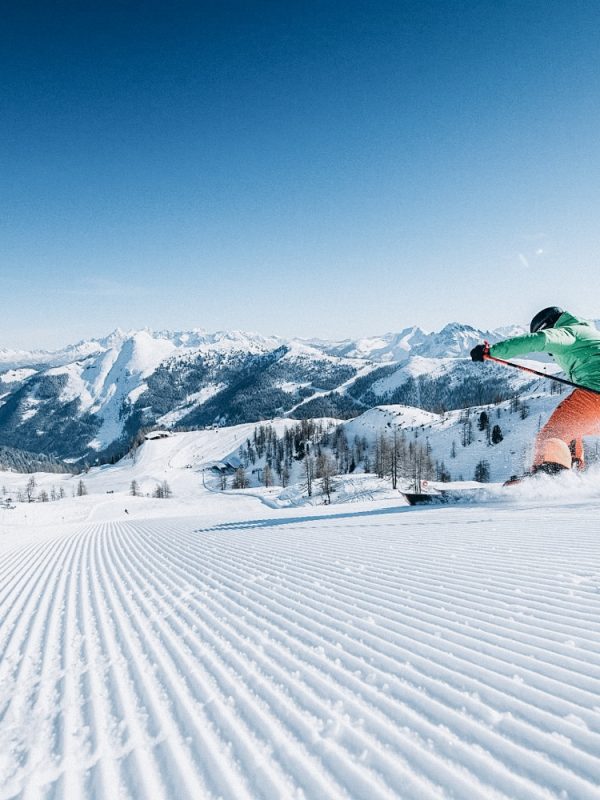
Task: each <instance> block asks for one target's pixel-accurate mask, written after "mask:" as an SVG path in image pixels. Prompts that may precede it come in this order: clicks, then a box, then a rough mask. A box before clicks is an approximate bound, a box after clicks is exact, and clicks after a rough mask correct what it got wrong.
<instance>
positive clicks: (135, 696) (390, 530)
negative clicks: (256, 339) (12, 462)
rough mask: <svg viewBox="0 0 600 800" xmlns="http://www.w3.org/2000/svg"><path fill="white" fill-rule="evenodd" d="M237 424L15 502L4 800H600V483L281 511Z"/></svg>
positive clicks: (7, 518)
mask: <svg viewBox="0 0 600 800" xmlns="http://www.w3.org/2000/svg"><path fill="white" fill-rule="evenodd" d="M233 435H234V434H231V433H229V432H227V431H225V430H223V431H221V432H219V433H218V434H216V433H214V432H206V435H205V436H204V437H203V436H202V435H199V434H198V435H196V434H182V435H181V436H179V437H178V436H175V437H171V438H169V439H166V440H164V441H155V442H147V443H146V444H145V445H143V448H142V450H143V452H142V453H141V454H140V456H139V457H138V459H137V461H136V462H135V463H130V464H127V463H121V464H117V465H115V466H114V467H107V468H101V469H98V470H92V471H91V472H90V473H89V476H86V482H87V484H88V488H89V494H88V495H87V496H85V497H70V496H67V497H66V498H65V499H64V500H61V501H59V502H56V503H48V504H38V503H36V504H18V507H17V508H15V509H13V510H6V509H3V510H0V687H1V690H0V798H1V800H9V798H10V799H12V798H14V799H15V800H16V799H17V798H18V799H19V800H33V799H34V798H35V800H37V799H38V798H44V799H46V798H48V799H49V798H53V799H54V800H59V799H63V798H64V799H65V800H80V799H87V798H94V799H96V798H97V799H98V800H109V799H110V800H114V799H115V798H118V800H121V798H123V800H125V799H130V800H141V799H143V800H145V799H146V798H148V799H149V800H150V799H151V800H162V799H164V800H188V799H189V800H209V799H210V800H216V798H220V799H222V800H259V799H263V800H276V799H277V800H288V799H289V800H342V798H350V799H351V800H392V799H396V798H410V799H412V798H425V799H426V800H429V798H431V799H432V800H433V798H462V799H464V800H477V799H478V798H482V799H484V800H488V799H489V800H494V799H495V798H498V800H499V799H500V798H504V799H507V798H508V799H510V800H517V799H518V800H529V799H531V800H548V798H560V799H561V800H567V799H569V800H574V799H576V798H577V799H578V800H584V799H589V800H592V799H594V798H600V536H599V525H598V519H599V512H600V475H599V474H596V476H595V477H594V476H593V475H592V474H591V473H590V477H589V479H588V481H587V483H586V484H585V485H584V486H583V488H582V489H581V491H580V492H579V493H578V492H576V491H573V492H570V491H568V490H565V489H564V487H561V485H560V483H555V484H552V487H553V488H552V489H549V488H548V486H550V485H551V484H550V483H548V482H546V483H544V482H541V483H540V484H539V487H543V490H539V487H538V486H531V487H524V488H520V489H519V491H518V492H515V493H514V494H513V495H512V496H511V497H510V498H506V497H504V496H502V498H500V496H498V497H494V496H492V495H490V496H487V499H486V496H483V495H482V497H483V500H482V501H481V502H479V503H474V504H465V505H460V504H459V505H456V506H447V507H431V508H429V507H423V508H414V509H413V508H410V507H409V506H407V505H406V504H405V503H404V502H403V500H402V498H401V497H400V495H399V494H398V493H395V494H392V493H391V492H390V491H388V492H380V493H377V492H376V491H375V490H372V491H371V494H370V495H369V499H366V500H365V499H363V498H364V497H365V496H366V495H365V492H364V491H363V492H362V493H361V492H360V491H358V489H357V490H356V495H355V497H354V500H355V502H337V503H334V504H332V505H329V506H323V505H296V506H295V507H292V506H290V507H288V508H278V507H274V505H275V504H274V502H273V501H272V500H270V499H269V496H268V492H267V491H266V490H264V492H263V496H261V494H260V491H259V490H243V491H239V492H236V493H231V492H226V493H222V494H219V493H217V492H215V491H211V488H210V486H206V487H203V486H202V483H201V479H200V469H201V467H202V465H203V464H204V463H206V462H208V461H209V460H210V459H214V458H218V457H222V456H224V455H225V454H226V453H227V452H230V451H231V450H233V449H234V447H235V445H234V444H233V443H232V442H233V439H232V438H231V437H232V436H233ZM219 437H221V438H220V439H219ZM228 437H229V439H228ZM217 442H218V443H219V445H217ZM219 446H220V447H221V450H220V451H219ZM228 448H229V449H228ZM6 476H7V477H6V480H7V481H8V482H9V484H10V481H13V486H16V485H17V481H21V483H22V482H23V479H24V478H26V477H27V476H18V475H13V474H9V473H7V474H6ZM37 477H38V481H39V482H40V485H42V484H43V482H44V480H47V481H55V480H58V478H57V476H56V475H54V476H48V477H47V478H44V476H37ZM59 477H60V479H61V480H62V479H64V480H65V482H68V481H71V482H74V481H75V480H76V478H69V477H67V476H59ZM133 477H135V478H136V480H139V482H140V484H141V485H143V483H144V481H145V480H146V479H150V477H151V478H152V480H160V479H164V478H165V477H168V479H169V482H170V483H171V485H172V487H173V490H174V492H173V497H172V498H171V499H169V500H154V499H152V498H146V497H129V496H128V494H127V488H128V486H129V482H130V481H131V480H132V478H133ZM365 480H366V478H365ZM359 483H360V481H359V480H358V478H357V479H356V484H357V486H358V484H359ZM109 487H110V488H109ZM355 488H356V487H355ZM9 489H10V486H9ZM108 491H109V492H110V494H107V492H108ZM349 493H350V488H348V490H347V492H346V494H345V495H343V496H344V498H345V499H346V500H348V499H352V498H351V497H350V494H349ZM125 509H127V511H125Z"/></svg>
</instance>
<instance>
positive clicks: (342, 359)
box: [0, 323, 531, 462]
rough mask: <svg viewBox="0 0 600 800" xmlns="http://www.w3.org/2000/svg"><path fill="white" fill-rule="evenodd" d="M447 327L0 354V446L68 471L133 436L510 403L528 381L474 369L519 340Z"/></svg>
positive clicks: (148, 339) (149, 335)
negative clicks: (501, 345)
mask: <svg viewBox="0 0 600 800" xmlns="http://www.w3.org/2000/svg"><path fill="white" fill-rule="evenodd" d="M521 331H522V329H520V328H518V327H513V328H508V329H507V328H502V329H498V330H494V331H482V330H478V329H476V328H473V327H471V326H469V325H463V324H460V323H450V324H448V325H446V326H445V327H444V328H442V329H441V330H440V331H436V332H433V333H427V332H425V331H423V330H421V329H420V328H418V327H410V328H406V329H404V330H402V331H400V332H398V333H387V334H385V335H382V336H374V337H366V338H362V339H356V340H343V341H325V340H320V339H283V338H281V337H278V336H262V335H260V334H256V333H244V332H240V331H228V332H227V331H225V332H223V331H221V332H217V333H209V332H207V331H204V330H201V329H196V330H191V331H178V332H172V331H151V330H148V329H144V330H134V331H122V330H115V331H113V332H112V333H111V334H110V335H108V336H106V337H104V338H100V339H90V340H86V341H81V342H78V343H77V344H73V345H69V346H67V347H65V348H63V349H60V350H56V351H44V350H36V351H30V352H27V351H11V350H6V349H0V445H4V446H7V447H13V448H19V449H22V450H27V451H30V452H34V453H44V454H46V455H48V456H52V457H55V458H60V459H66V460H71V461H82V460H85V461H88V462H89V461H91V462H95V461H104V460H108V459H110V458H115V457H117V456H118V455H120V454H122V453H123V452H124V451H125V450H126V449H127V448H128V447H129V445H130V443H131V441H132V440H133V438H134V437H135V436H136V434H137V433H138V432H139V431H140V430H141V429H147V428H149V427H156V426H160V427H165V428H169V429H173V428H178V429H188V428H197V427H203V426H212V425H225V424H228V425H229V424H237V423H241V422H253V421H259V420H262V419H270V418H272V417H274V416H289V417H293V418H303V417H304V418H306V417H317V416H330V417H331V416H332V417H338V418H346V419H347V418H351V417H353V416H356V415H357V414H360V413H362V412H364V411H365V410H366V409H368V408H371V407H374V406H376V405H378V404H381V403H404V404H407V405H413V406H418V407H420V408H424V409H427V410H431V411H441V410H446V409H452V408H462V407H466V406H469V405H477V404H481V403H486V402H494V401H496V400H500V399H506V398H507V397H510V396H513V395H514V394H515V393H516V392H518V391H519V390H520V388H522V387H523V386H524V385H525V384H530V383H531V381H530V380H527V379H524V378H523V377H522V376H521V375H520V374H519V373H513V372H509V371H508V370H506V369H504V370H503V369H502V368H498V367H495V366H492V365H486V367H485V368H482V367H481V365H474V364H472V362H471V361H470V360H469V358H468V356H469V351H470V350H471V348H472V347H473V346H474V345H475V344H478V343H480V342H482V341H483V340H484V339H487V340H488V341H490V342H492V343H493V342H496V341H499V340H500V339H503V338H506V337H507V336H509V335H515V334H516V333H520V332H521Z"/></svg>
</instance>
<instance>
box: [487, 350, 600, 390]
mask: <svg viewBox="0 0 600 800" xmlns="http://www.w3.org/2000/svg"><path fill="white" fill-rule="evenodd" d="M484 344H485V346H486V352H485V353H484V354H483V358H484V360H485V361H495V362H496V364H504V366H505V367H514V368H515V369H520V370H521V372H529V373H530V374H531V375H537V376H538V377H539V378H548V380H551V381H556V382H557V383H563V384H564V385H565V386H572V387H573V389H581V390H582V391H584V392H591V394H600V391H599V390H598V389H590V388H588V387H587V386H582V385H581V384H579V383H574V382H573V381H569V380H567V379H566V378H559V377H558V375H548V373H547V372H540V371H539V370H537V369H531V367H524V366H523V365H522V364H515V363H513V362H512V361H505V360H504V359H503V358H496V356H491V355H490V354H489V352H488V351H489V346H490V345H489V342H484Z"/></svg>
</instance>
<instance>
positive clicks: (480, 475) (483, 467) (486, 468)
mask: <svg viewBox="0 0 600 800" xmlns="http://www.w3.org/2000/svg"><path fill="white" fill-rule="evenodd" d="M473 477H474V480H476V481H478V482H479V483H489V480H490V465H489V462H488V461H484V460H483V459H482V460H481V461H478V462H477V465H476V467H475V475H474V476H473Z"/></svg>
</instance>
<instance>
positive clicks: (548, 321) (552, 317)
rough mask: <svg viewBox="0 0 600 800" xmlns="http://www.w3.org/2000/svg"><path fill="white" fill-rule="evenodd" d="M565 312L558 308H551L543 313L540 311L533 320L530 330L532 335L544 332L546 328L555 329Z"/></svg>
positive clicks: (545, 309)
mask: <svg viewBox="0 0 600 800" xmlns="http://www.w3.org/2000/svg"><path fill="white" fill-rule="evenodd" d="M564 313H565V312H564V311H563V310H562V308H558V306H549V307H548V308H544V309H543V310H542V311H538V313H537V314H536V315H535V317H534V318H533V319H532V320H531V325H530V326H529V330H530V331H531V333H537V332H538V331H543V330H545V329H546V328H553V327H554V326H555V325H556V323H557V322H558V318H559V317H560V316H561V315H562V314H564Z"/></svg>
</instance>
